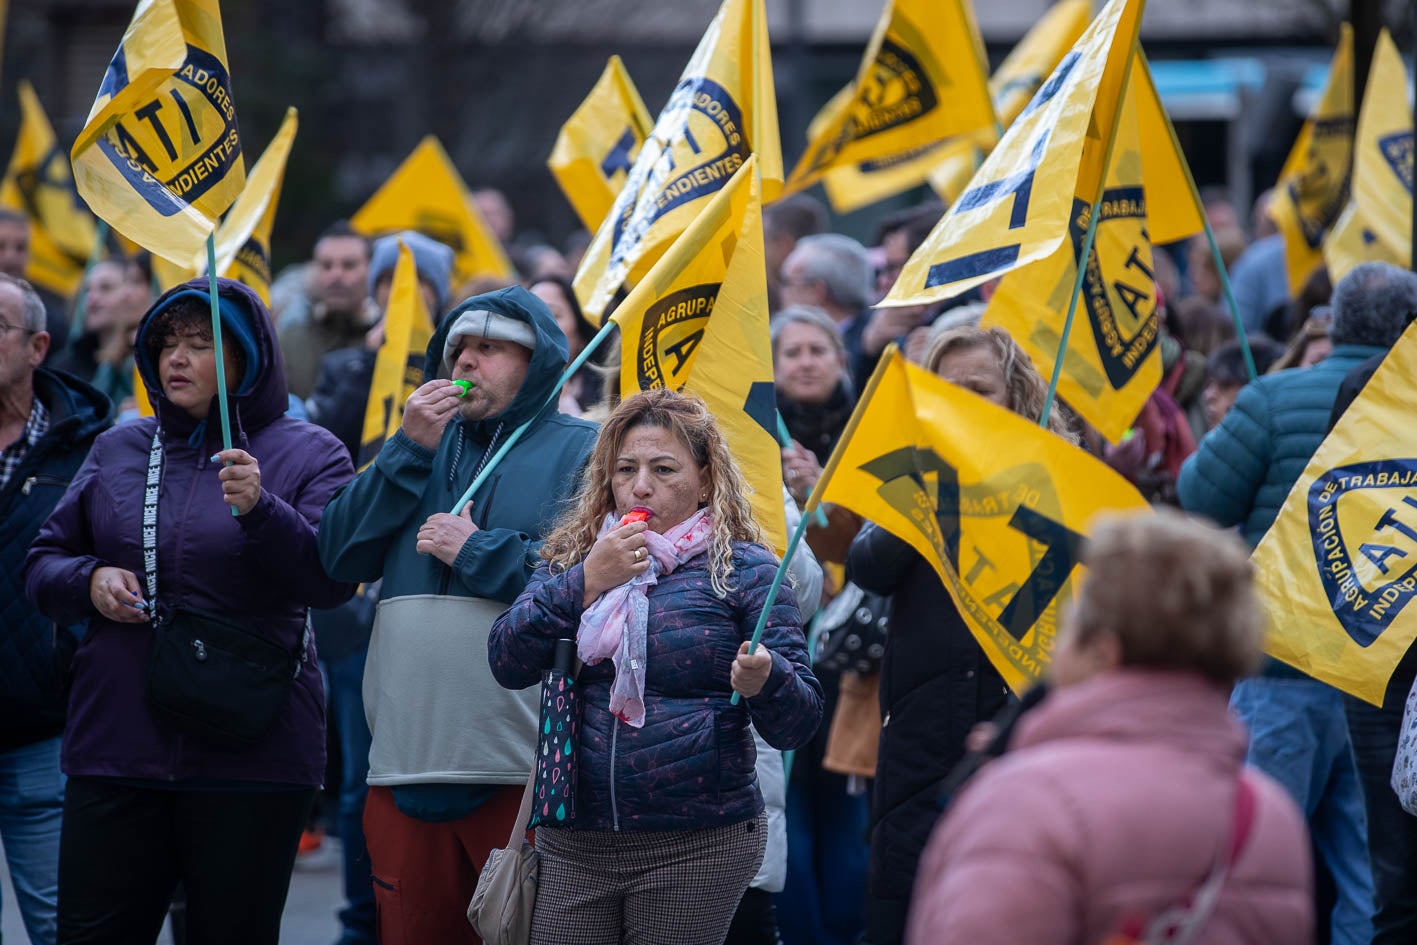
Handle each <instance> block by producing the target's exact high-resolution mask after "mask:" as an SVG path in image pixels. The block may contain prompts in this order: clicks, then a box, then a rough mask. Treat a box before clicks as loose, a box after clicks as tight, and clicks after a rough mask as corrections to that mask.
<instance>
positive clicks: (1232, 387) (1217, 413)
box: [1201, 380, 1245, 427]
mask: <svg viewBox="0 0 1417 945" xmlns="http://www.w3.org/2000/svg"><path fill="white" fill-rule="evenodd" d="M1244 386H1245V385H1244V384H1227V383H1225V382H1223V381H1214V380H1212V381H1206V382H1205V389H1204V390H1203V391H1201V402H1202V403H1203V404H1204V405H1205V421H1206V423H1208V424H1210V425H1211V426H1212V427H1213V426H1217V425H1218V424H1219V423H1220V421H1221V420H1224V419H1225V415H1226V414H1227V413H1229V412H1230V408H1231V407H1233V406H1235V398H1236V397H1238V396H1240V389H1241V388H1242V387H1244Z"/></svg>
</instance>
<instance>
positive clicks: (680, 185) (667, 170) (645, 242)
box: [575, 0, 782, 324]
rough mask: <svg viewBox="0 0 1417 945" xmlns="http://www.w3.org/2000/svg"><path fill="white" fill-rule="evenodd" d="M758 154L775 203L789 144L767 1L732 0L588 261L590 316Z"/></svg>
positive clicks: (598, 314)
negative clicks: (780, 111) (783, 136)
mask: <svg viewBox="0 0 1417 945" xmlns="http://www.w3.org/2000/svg"><path fill="white" fill-rule="evenodd" d="M750 154H756V155H757V156H758V170H759V173H760V174H761V175H762V181H763V184H762V186H763V196H764V198H765V199H767V200H771V199H773V198H775V197H776V196H777V193H778V191H779V190H780V189H781V187H782V143H781V141H780V140H779V139H778V131H777V95H776V93H775V91H774V90H773V79H772V60H771V51H770V48H769V46H768V27H767V14H766V13H765V12H764V10H763V0H723V5H722V6H721V7H719V9H718V15H717V16H715V17H714V19H713V22H712V23H710V24H709V27H708V29H707V30H705V31H704V35H703V38H702V39H701V40H699V46H698V49H696V50H695V51H694V55H693V57H692V58H691V59H690V60H689V64H688V65H687V66H685V68H684V73H683V75H682V76H680V78H679V84H678V85H676V86H675V87H674V91H673V92H672V93H671V94H670V96H669V102H668V104H666V105H665V106H664V110H663V111H661V112H660V113H659V119H658V121H656V122H655V125H654V132H653V133H652V134H651V135H650V137H649V138H648V139H647V140H646V141H645V144H644V147H642V148H641V149H640V154H639V157H638V158H636V159H635V163H634V166H633V167H632V168H631V169H630V173H629V176H628V178H627V179H626V181H625V186H624V188H623V189H622V190H621V191H620V194H619V196H618V197H616V198H615V205H614V206H613V207H612V208H611V211H610V215H609V216H608V217H606V219H605V222H603V223H602V224H601V226H600V229H599V230H597V231H596V233H595V238H594V239H592V240H591V244H590V247H589V248H588V249H587V250H586V254H585V258H584V259H583V260H582V261H581V268H580V270H579V271H578V272H577V273H576V280H575V286H576V296H577V297H578V298H579V299H580V303H581V308H582V310H583V311H584V312H585V315H586V317H587V318H588V319H590V320H591V321H592V322H595V323H597V324H598V323H599V322H600V321H601V318H602V317H603V316H604V314H605V310H606V308H607V307H608V306H609V305H610V301H611V299H612V298H614V296H615V293H616V292H617V291H619V289H620V287H621V286H622V285H625V284H626V283H629V284H634V283H635V282H637V281H639V279H640V278H641V277H642V276H643V275H644V274H645V273H646V272H648V271H649V269H650V267H651V266H653V265H654V264H655V262H656V261H658V259H659V257H660V256H662V255H664V252H665V250H667V249H668V248H669V246H670V244H671V243H673V242H674V240H675V239H676V238H677V237H678V236H679V234H680V233H682V232H683V231H684V229H685V228H686V227H687V226H688V225H689V224H690V223H691V222H693V220H694V218H695V217H697V216H698V214H699V212H700V211H701V210H703V208H704V206H705V205H706V204H707V203H708V202H709V201H710V200H711V199H712V198H713V195H714V194H716V193H718V191H719V190H720V189H722V188H723V187H724V186H725V185H726V184H727V183H728V180H729V178H731V177H732V176H733V174H734V172H735V171H737V170H738V168H740V167H741V166H742V165H743V163H744V162H745V161H747V160H748V155H750Z"/></svg>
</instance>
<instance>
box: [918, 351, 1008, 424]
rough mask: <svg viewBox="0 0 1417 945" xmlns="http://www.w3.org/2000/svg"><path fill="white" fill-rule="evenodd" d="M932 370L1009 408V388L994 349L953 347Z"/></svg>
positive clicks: (953, 382) (955, 383)
mask: <svg viewBox="0 0 1417 945" xmlns="http://www.w3.org/2000/svg"><path fill="white" fill-rule="evenodd" d="M935 373H936V374H938V375H940V377H943V378H944V379H945V380H947V381H949V382H950V383H951V384H954V385H956V386H958V387H963V388H964V389H965V390H968V391H973V392H974V393H976V394H978V395H979V396H980V397H983V398H984V399H985V400H989V401H993V402H994V403H996V404H998V405H999V406H1000V407H1003V408H1004V409H1005V410H1007V409H1009V387H1008V383H1007V382H1006V381H1005V380H1004V372H1003V370H1002V369H1001V368H1000V367H999V362H998V359H997V358H995V356H994V352H993V351H992V350H991V349H990V348H987V347H984V346H982V345H981V346H979V347H975V348H955V349H953V350H951V351H947V352H945V354H944V356H943V357H941V358H940V363H939V364H938V365H937V366H936V368H935Z"/></svg>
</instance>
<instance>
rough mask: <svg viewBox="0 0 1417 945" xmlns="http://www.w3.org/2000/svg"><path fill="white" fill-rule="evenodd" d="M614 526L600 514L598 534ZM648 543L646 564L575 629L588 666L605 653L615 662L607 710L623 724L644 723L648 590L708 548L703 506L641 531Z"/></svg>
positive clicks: (614, 521)
mask: <svg viewBox="0 0 1417 945" xmlns="http://www.w3.org/2000/svg"><path fill="white" fill-rule="evenodd" d="M619 527H620V519H618V518H616V517H615V516H614V515H607V516H605V521H604V522H603V523H601V526H600V534H599V535H598V536H597V538H604V537H605V536H606V534H608V533H609V532H611V531H614V530H615V529H617V528H619ZM644 536H645V541H646V543H647V547H648V548H649V558H650V562H649V568H648V569H647V570H645V571H644V572H642V573H640V574H637V575H635V576H634V577H632V578H630V580H628V581H626V582H625V583H624V584H621V585H620V586H619V587H616V588H612V589H611V590H608V591H606V592H605V593H604V594H602V595H600V597H599V598H598V599H597V600H596V601H595V603H593V604H591V605H590V606H589V607H587V608H586V609H585V612H584V613H582V614H581V626H580V629H579V631H577V633H576V655H577V656H579V657H580V658H581V660H582V661H583V662H585V663H587V664H590V665H594V664H595V663H598V662H600V661H601V660H603V659H605V658H606V657H610V659H611V660H612V661H613V662H614V664H615V682H614V683H612V684H611V686H610V711H611V713H613V714H614V715H615V717H616V718H618V719H620V720H621V721H622V722H624V723H626V724H627V725H631V726H633V727H635V728H641V727H643V726H644V724H645V650H646V635H647V632H648V625H649V600H648V597H647V595H648V593H649V589H650V588H651V587H652V586H654V585H655V584H658V583H659V577H660V575H662V574H668V573H670V572H671V571H673V570H674V569H675V568H677V567H679V565H681V564H683V563H684V562H685V561H688V560H689V559H690V558H693V557H694V556H696V555H698V554H701V553H702V552H703V551H704V550H705V549H707V548H708V545H709V540H710V539H711V538H712V537H713V526H712V524H711V523H710V522H709V519H708V511H707V510H706V509H699V510H698V511H697V512H695V513H694V514H693V515H691V516H689V517H688V518H687V519H685V520H684V521H682V522H680V523H679V524H678V525H675V526H674V527H673V528H671V529H669V531H667V532H665V533H664V534H663V535H661V534H660V533H659V532H655V531H647V532H645V533H644Z"/></svg>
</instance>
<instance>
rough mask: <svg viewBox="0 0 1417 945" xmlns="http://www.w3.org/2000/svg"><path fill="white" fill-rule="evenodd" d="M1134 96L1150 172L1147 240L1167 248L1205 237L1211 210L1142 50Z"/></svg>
mask: <svg viewBox="0 0 1417 945" xmlns="http://www.w3.org/2000/svg"><path fill="white" fill-rule="evenodd" d="M1128 95H1129V96H1132V95H1134V96H1135V99H1134V100H1135V103H1136V112H1137V133H1138V135H1139V137H1140V139H1141V163H1142V166H1143V167H1145V168H1146V217H1147V235H1148V236H1150V238H1151V242H1152V243H1153V244H1154V245H1164V244H1166V243H1175V242H1177V241H1179V240H1184V239H1189V238H1190V237H1192V236H1195V235H1196V234H1197V233H1201V232H1204V231H1205V208H1204V207H1202V206H1201V198H1200V194H1199V193H1198V192H1197V191H1196V183H1195V179H1194V178H1193V177H1192V176H1191V168H1190V165H1188V164H1187V163H1186V156H1185V154H1184V153H1182V151H1181V144H1180V142H1179V141H1177V140H1176V129H1175V128H1174V127H1173V126H1172V124H1171V116H1170V115H1168V114H1166V106H1165V105H1163V104H1161V96H1160V95H1159V94H1158V93H1157V91H1156V81H1155V80H1154V79H1153V78H1152V77H1151V67H1150V66H1149V65H1148V64H1147V61H1146V56H1145V55H1144V54H1143V53H1142V51H1141V48H1140V47H1138V48H1137V58H1136V63H1135V68H1133V70H1132V84H1131V86H1129V87H1128Z"/></svg>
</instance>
